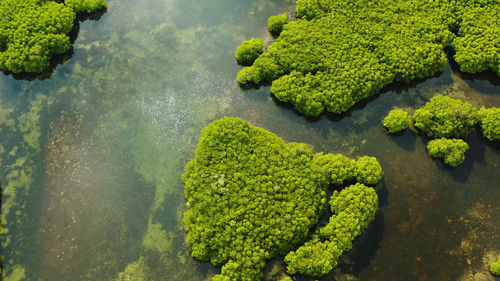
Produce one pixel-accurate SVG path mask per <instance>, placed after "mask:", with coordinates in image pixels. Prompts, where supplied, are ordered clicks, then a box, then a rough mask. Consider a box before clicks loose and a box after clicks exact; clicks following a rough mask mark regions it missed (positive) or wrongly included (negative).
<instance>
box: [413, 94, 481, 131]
mask: <svg viewBox="0 0 500 281" xmlns="http://www.w3.org/2000/svg"><path fill="white" fill-rule="evenodd" d="M413 119H415V127H417V128H419V129H420V130H421V131H422V132H423V133H424V134H425V135H427V136H429V137H432V138H465V137H467V136H468V135H469V132H470V131H471V130H472V129H473V128H474V125H475V124H476V122H477V109H476V108H475V107H473V106H472V105H471V104H470V103H468V102H464V101H461V100H457V99H453V98H450V97H448V96H444V95H441V94H438V95H435V96H434V97H432V98H431V100H430V101H429V102H427V103H426V104H425V105H424V106H423V107H421V108H419V109H417V110H416V111H415V114H414V115H413Z"/></svg>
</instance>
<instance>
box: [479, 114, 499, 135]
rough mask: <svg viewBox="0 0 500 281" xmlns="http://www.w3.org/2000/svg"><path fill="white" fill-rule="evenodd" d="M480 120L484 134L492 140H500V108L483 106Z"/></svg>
mask: <svg viewBox="0 0 500 281" xmlns="http://www.w3.org/2000/svg"><path fill="white" fill-rule="evenodd" d="M478 120H479V124H480V127H481V131H482V133H483V135H484V136H485V137H486V138H487V139H489V140H490V141H497V142H498V141H500V108H498V107H492V108H484V107H483V108H481V109H480V110H479V112H478Z"/></svg>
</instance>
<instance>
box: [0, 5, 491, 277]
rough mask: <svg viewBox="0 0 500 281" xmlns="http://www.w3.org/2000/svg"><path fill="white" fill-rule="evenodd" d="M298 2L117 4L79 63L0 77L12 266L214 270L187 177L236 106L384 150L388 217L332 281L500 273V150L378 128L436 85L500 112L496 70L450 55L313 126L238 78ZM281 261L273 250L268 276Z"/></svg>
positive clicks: (27, 271) (259, 119)
mask: <svg viewBox="0 0 500 281" xmlns="http://www.w3.org/2000/svg"><path fill="white" fill-rule="evenodd" d="M292 2H293V1H285V0H275V1H264V0H253V1H250V0H248V1H228V0H216V1H201V0H147V1H130V0H122V1H118V0H111V1H109V9H108V11H107V12H106V13H105V14H104V15H102V17H101V18H100V19H99V20H98V21H92V20H90V21H85V22H82V23H81V24H80V27H79V34H78V37H77V39H76V41H75V44H74V50H73V55H72V57H71V58H70V59H69V60H68V61H66V62H65V63H64V64H62V65H59V66H57V68H56V69H55V71H54V73H53V74H52V75H51V76H50V78H47V79H44V80H33V81H27V80H16V79H14V78H13V77H12V76H6V75H4V74H0V105H1V106H0V123H1V131H0V133H1V136H2V138H1V139H0V144H1V147H0V152H1V153H2V154H1V159H2V162H1V163H0V164H1V165H2V170H1V171H0V176H1V179H2V184H3V186H4V188H6V187H7V188H6V190H7V189H8V190H9V191H8V192H6V193H7V195H5V196H4V200H3V210H4V211H5V210H6V208H9V211H8V215H7V216H6V219H7V224H6V228H7V229H8V232H7V234H5V235H3V237H2V243H3V244H2V245H3V248H2V254H3V256H4V258H5V267H6V268H5V269H6V271H7V275H9V274H11V273H12V272H14V273H15V274H17V276H22V275H25V280H47V281H58V280H115V279H116V278H118V276H119V274H120V273H121V276H122V277H124V276H125V275H127V274H132V273H133V274H135V276H136V278H139V276H142V277H143V278H144V280H209V279H210V277H211V276H213V275H214V274H215V273H217V272H218V271H219V269H217V268H215V267H213V266H211V265H210V264H207V263H200V262H197V261H194V260H193V259H192V258H191V256H190V253H189V250H188V249H187V247H186V245H185V244H184V230H183V225H182V213H183V211H184V208H185V207H184V196H183V191H184V188H183V185H182V182H181V179H180V178H181V175H182V171H183V167H184V166H185V164H186V163H187V161H189V160H190V159H191V158H192V157H193V155H194V150H195V148H196V145H197V141H198V138H199V136H200V134H201V129H202V128H203V127H204V126H206V125H207V124H208V123H210V122H211V121H213V120H215V119H216V118H220V117H223V116H238V117H241V118H244V119H246V120H249V121H250V122H251V123H253V124H254V125H257V126H260V127H263V128H266V129H268V130H270V131H271V132H273V133H275V134H277V135H279V136H280V137H282V138H284V139H285V140H286V141H296V142H305V143H307V144H309V145H310V146H311V147H312V148H313V150H314V151H316V152H330V153H342V154H345V155H348V156H350V157H354V158H355V157H358V156H363V155H371V156H376V157H377V158H378V159H379V161H380V163H381V165H382V167H383V169H384V173H385V176H384V180H383V182H382V183H381V184H379V185H378V186H377V191H378V194H379V198H380V207H381V208H380V212H379V214H378V215H377V218H376V220H375V221H374V223H373V224H372V225H371V227H370V229H369V231H368V232H367V233H366V234H365V235H363V236H362V237H360V239H358V240H357V241H356V244H355V247H354V249H353V251H352V252H351V253H349V254H346V255H344V256H343V258H342V263H341V264H340V266H339V267H338V268H337V269H336V270H334V272H332V273H331V274H330V275H328V276H326V277H324V278H323V279H322V280H423V281H425V280H481V279H480V278H483V280H493V278H492V277H491V276H490V275H489V274H488V273H487V265H488V264H489V263H490V262H491V261H493V260H494V258H495V256H500V224H499V223H498V222H499V221H500V206H499V205H498V199H499V198H500V184H499V173H498V171H499V165H500V151H499V149H498V148H495V147H494V146H492V145H491V144H489V143H485V142H484V141H483V140H482V139H481V137H480V136H478V135H477V134H476V133H473V134H471V136H470V137H469V138H468V139H467V141H468V143H469V145H470V147H471V149H470V150H469V151H468V152H467V154H466V161H465V162H464V164H463V165H462V166H460V167H459V168H457V169H449V168H447V167H445V166H444V165H443V163H442V162H441V161H440V160H436V159H432V158H430V157H429V156H428V155H427V153H426V149H425V145H426V141H427V140H426V139H424V138H423V137H421V136H418V135H416V134H415V133H413V132H411V131H407V132H406V133H405V134H404V135H402V136H395V137H392V136H388V135H386V134H385V133H384V132H383V130H382V128H381V125H380V122H381V120H382V118H383V117H384V116H385V115H386V114H387V113H388V112H389V111H390V110H391V109H392V108H396V107H398V108H407V109H410V110H411V109H415V108H417V107H419V106H421V105H423V104H424V103H425V102H426V101H427V100H428V99H429V98H430V97H432V96H433V95H434V94H435V93H439V92H447V93H448V94H450V95H452V96H455V97H457V98H461V99H464V100H467V101H469V102H471V103H473V104H474V105H476V106H486V107H491V106H500V80H499V79H498V77H495V76H491V75H485V74H483V75H479V76H469V75H464V74H461V73H459V72H458V71H457V70H456V67H455V66H454V65H453V64H452V65H451V66H449V67H448V68H447V69H446V70H445V71H444V73H442V74H440V75H439V76H437V77H434V78H431V79H427V80H424V81H419V82H417V83H414V84H412V85H396V86H391V87H388V89H386V90H385V91H384V93H382V94H381V95H379V96H378V97H375V98H373V99H371V100H370V101H369V102H366V103H364V104H362V105H360V106H358V107H357V108H355V109H353V110H352V111H350V112H348V113H347V114H345V115H343V116H334V115H322V116H321V117H320V118H319V119H317V120H308V119H306V118H304V117H301V116H300V115H298V114H297V113H296V112H295V111H294V110H293V109H291V108H290V107H289V106H286V105H283V104H280V103H278V102H276V101H275V100H273V99H272V98H271V97H270V95H269V88H268V87H262V88H260V89H246V90H244V89H241V88H240V87H238V85H237V84H236V82H235V77H236V73H237V71H238V70H239V69H240V67H239V66H237V65H236V64H235V59H234V51H235V48H236V47H237V46H238V45H239V44H240V42H241V40H244V39H248V38H251V37H262V38H264V40H265V41H266V43H267V44H269V43H270V42H271V41H272V38H271V37H270V35H268V33H267V31H266V27H265V26H266V21H267V18H268V17H269V16H270V15H273V14H277V13H280V12H283V11H285V10H286V9H287V8H288V7H289V6H290V5H292V4H293V3H292ZM9 186H10V187H9ZM13 190H15V192H13ZM282 271H283V263H282V261H281V260H280V259H275V260H273V261H271V262H270V263H269V266H268V268H267V269H266V278H265V279H266V280H276V278H278V277H279V276H280V275H281V274H282ZM10 278H11V279H8V278H6V280H18V279H15V278H14V279H13V275H11V276H10ZM294 278H295V280H314V279H312V278H306V277H301V276H296V277H294ZM139 280H140V279H139Z"/></svg>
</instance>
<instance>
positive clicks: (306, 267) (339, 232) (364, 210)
mask: <svg viewBox="0 0 500 281" xmlns="http://www.w3.org/2000/svg"><path fill="white" fill-rule="evenodd" d="M330 206H331V210H332V212H333V214H334V215H332V217H330V222H329V223H328V224H327V225H326V226H325V227H323V228H320V229H319V230H318V231H317V232H316V233H315V234H314V235H313V237H312V239H311V240H310V241H308V242H306V243H305V244H304V245H303V246H301V247H299V248H298V249H297V250H296V251H294V252H290V253H288V255H286V257H285V262H286V263H287V264H288V267H287V271H288V273H290V274H296V273H300V274H305V275H309V276H315V277H320V276H323V275H325V274H327V273H328V272H330V270H332V269H333V268H334V267H335V266H336V265H337V263H338V260H339V258H340V256H341V255H342V253H343V252H344V251H349V250H350V249H351V248H352V241H353V240H354V239H355V238H356V237H357V236H358V235H360V234H361V233H362V232H363V231H364V230H365V229H366V228H367V227H368V225H369V224H370V222H371V221H372V220H373V219H374V218H375V213H376V212H377V209H378V199H377V193H375V190H374V189H373V188H370V187H367V186H365V185H363V184H359V183H358V184H355V185H351V186H349V187H347V188H346V189H344V190H342V191H341V192H340V193H339V192H338V191H335V192H334V193H333V195H332V198H331V200H330Z"/></svg>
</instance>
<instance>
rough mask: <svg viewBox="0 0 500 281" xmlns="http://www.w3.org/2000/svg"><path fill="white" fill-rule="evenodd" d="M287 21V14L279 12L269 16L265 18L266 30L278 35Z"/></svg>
mask: <svg viewBox="0 0 500 281" xmlns="http://www.w3.org/2000/svg"><path fill="white" fill-rule="evenodd" d="M287 23H288V15H287V14H286V13H285V14H281V15H276V16H270V17H269V19H268V20H267V30H269V32H271V34H273V35H279V34H280V33H281V31H283V26H284V25H285V24H287Z"/></svg>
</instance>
